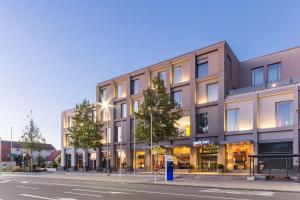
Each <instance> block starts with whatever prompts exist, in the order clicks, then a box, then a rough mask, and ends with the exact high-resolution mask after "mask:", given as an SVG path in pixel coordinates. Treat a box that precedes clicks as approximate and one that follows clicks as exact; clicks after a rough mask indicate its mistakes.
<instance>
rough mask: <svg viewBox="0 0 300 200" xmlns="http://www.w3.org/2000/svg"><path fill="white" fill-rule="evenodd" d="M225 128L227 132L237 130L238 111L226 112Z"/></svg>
mask: <svg viewBox="0 0 300 200" xmlns="http://www.w3.org/2000/svg"><path fill="white" fill-rule="evenodd" d="M226 121H227V124H226V127H227V131H238V130H239V109H231V110H227V111H226Z"/></svg>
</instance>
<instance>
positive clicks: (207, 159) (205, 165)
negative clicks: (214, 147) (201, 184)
mask: <svg viewBox="0 0 300 200" xmlns="http://www.w3.org/2000/svg"><path fill="white" fill-rule="evenodd" d="M217 160H218V158H217V155H215V154H202V156H201V161H200V162H201V163H200V166H201V172H216V171H217Z"/></svg>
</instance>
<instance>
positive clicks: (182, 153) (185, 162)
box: [173, 147, 190, 169]
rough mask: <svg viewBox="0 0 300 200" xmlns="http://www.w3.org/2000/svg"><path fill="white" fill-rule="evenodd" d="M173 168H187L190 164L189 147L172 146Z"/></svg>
mask: <svg viewBox="0 0 300 200" xmlns="http://www.w3.org/2000/svg"><path fill="white" fill-rule="evenodd" d="M173 157H174V168H175V169H188V168H189V166H190V147H174V148H173Z"/></svg>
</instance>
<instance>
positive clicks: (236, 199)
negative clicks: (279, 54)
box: [35, 182, 249, 200]
mask: <svg viewBox="0 0 300 200" xmlns="http://www.w3.org/2000/svg"><path fill="white" fill-rule="evenodd" d="M35 184H43V185H58V186H67V187H79V188H93V189H107V190H119V191H125V192H137V193H146V194H161V195H170V196H184V197H198V198H210V199H228V200H249V199H241V198H234V197H216V196H206V195H191V194H178V193H177V194H176V193H167V192H155V191H145V190H131V189H116V188H107V187H101V186H97V187H95V186H84V185H74V184H64V183H47V182H35Z"/></svg>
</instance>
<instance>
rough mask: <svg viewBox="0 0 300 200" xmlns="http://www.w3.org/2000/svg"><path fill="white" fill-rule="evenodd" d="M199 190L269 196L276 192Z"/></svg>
mask: <svg viewBox="0 0 300 200" xmlns="http://www.w3.org/2000/svg"><path fill="white" fill-rule="evenodd" d="M199 192H206V193H226V194H237V195H258V196H269V197H272V196H273V195H274V192H268V191H250V190H228V189H205V190H200V191H199Z"/></svg>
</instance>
